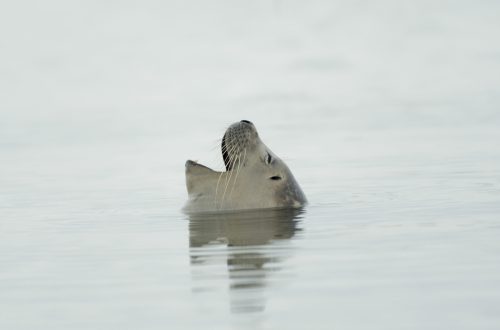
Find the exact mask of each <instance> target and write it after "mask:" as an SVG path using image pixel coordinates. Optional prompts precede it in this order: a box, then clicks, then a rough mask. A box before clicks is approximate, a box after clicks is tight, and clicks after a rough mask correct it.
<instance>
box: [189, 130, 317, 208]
mask: <svg viewBox="0 0 500 330" xmlns="http://www.w3.org/2000/svg"><path fill="white" fill-rule="evenodd" d="M221 149H222V158H223V160H224V164H225V167H226V171H224V172H217V171H213V170H212V169H210V168H208V167H206V166H203V165H201V164H198V163H196V162H194V161H191V160H188V161H187V162H186V186H187V191H188V195H189V200H188V203H187V204H186V206H185V208H184V210H185V211H187V212H210V211H227V210H244V209H262V208H275V207H284V208H287V207H292V208H297V207H301V206H303V205H305V204H306V203H307V200H306V197H305V195H304V193H303V192H302V189H301V188H300V186H299V184H298V183H297V181H296V180H295V178H294V176H293V174H292V172H291V171H290V169H289V168H288V166H287V165H286V164H285V162H283V160H281V159H280V158H279V157H278V156H276V155H275V154H274V153H273V152H272V151H271V150H270V149H269V148H268V147H267V146H266V145H265V144H264V143H263V142H262V140H261V139H260V137H259V134H258V133H257V129H256V128H255V126H254V125H253V124H252V123H251V122H250V121H248V120H242V121H240V122H237V123H234V124H232V125H231V126H230V127H229V128H228V129H227V130H226V132H225V134H224V136H223V138H222V143H221Z"/></svg>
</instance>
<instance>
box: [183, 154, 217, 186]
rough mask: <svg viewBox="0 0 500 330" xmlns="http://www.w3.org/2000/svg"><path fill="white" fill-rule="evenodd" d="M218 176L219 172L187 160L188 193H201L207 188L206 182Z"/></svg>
mask: <svg viewBox="0 0 500 330" xmlns="http://www.w3.org/2000/svg"><path fill="white" fill-rule="evenodd" d="M216 177H217V172H216V171H214V170H212V169H211V168H208V167H206V166H204V165H201V164H198V163H197V162H194V161H192V160H188V161H186V187H187V191H188V194H191V193H201V192H203V191H204V190H206V187H205V184H201V185H200V182H201V183H204V182H207V181H211V180H213V179H215V178H216Z"/></svg>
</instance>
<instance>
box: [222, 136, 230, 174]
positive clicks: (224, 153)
mask: <svg viewBox="0 0 500 330" xmlns="http://www.w3.org/2000/svg"><path fill="white" fill-rule="evenodd" d="M221 149H222V158H223V159H224V165H226V171H230V170H231V169H232V168H233V167H232V165H231V162H230V159H229V153H228V152H227V144H226V134H224V136H223V137H222V145H221Z"/></svg>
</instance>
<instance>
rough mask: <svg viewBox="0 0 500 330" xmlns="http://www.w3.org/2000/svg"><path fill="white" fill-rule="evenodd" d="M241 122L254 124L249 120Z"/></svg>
mask: <svg viewBox="0 0 500 330" xmlns="http://www.w3.org/2000/svg"><path fill="white" fill-rule="evenodd" d="M241 122H242V123H247V124H251V123H252V122H251V121H249V120H242V121H241Z"/></svg>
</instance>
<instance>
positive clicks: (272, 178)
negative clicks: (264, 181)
mask: <svg viewBox="0 0 500 330" xmlns="http://www.w3.org/2000/svg"><path fill="white" fill-rule="evenodd" d="M269 179H271V180H275V181H277V180H281V177H280V176H278V175H275V176H272V177H270V178H269Z"/></svg>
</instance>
